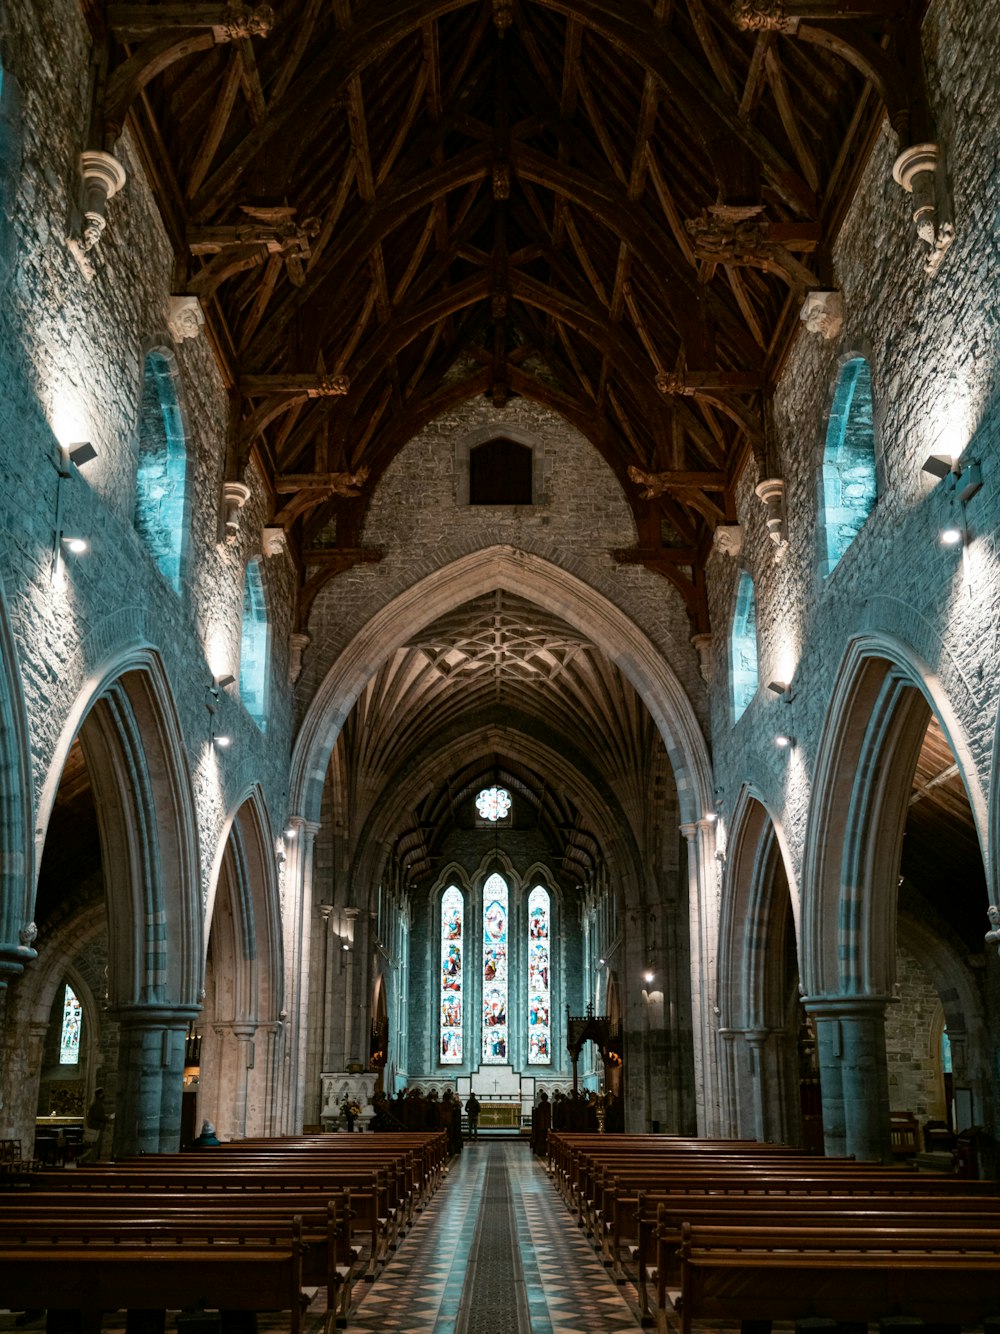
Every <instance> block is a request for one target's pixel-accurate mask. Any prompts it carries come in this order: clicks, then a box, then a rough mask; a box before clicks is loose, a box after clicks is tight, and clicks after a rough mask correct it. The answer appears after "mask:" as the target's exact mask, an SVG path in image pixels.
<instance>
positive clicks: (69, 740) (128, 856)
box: [39, 648, 202, 1154]
mask: <svg viewBox="0 0 1000 1334" xmlns="http://www.w3.org/2000/svg"><path fill="white" fill-rule="evenodd" d="M77 737H79V741H80V746H81V749H82V751H83V755H84V759H85V762H86V765H87V770H88V774H89V777H90V781H91V785H92V787H93V790H94V796H95V810H96V812H97V820H98V831H99V835H100V843H101V860H102V867H103V872H104V887H105V898H104V902H105V905H106V911H107V920H108V945H109V973H108V1008H109V1012H110V1013H111V1015H112V1017H114V1018H116V1019H117V1020H118V1023H119V1060H118V1068H119V1084H118V1098H117V1104H116V1121H115V1136H116V1139H115V1152H116V1153H119V1154H122V1153H138V1152H163V1151H169V1150H171V1149H176V1148H177V1147H178V1144H179V1140H180V1110H181V1093H182V1077H183V1068H184V1042H185V1037H186V1033H187V1027H188V1023H189V1021H190V1019H191V1018H192V1017H193V1016H194V1015H195V1014H196V1013H197V1011H198V1008H199V1003H198V995H199V990H200V986H201V976H202V945H201V940H202V904H201V893H200V880H199V870H198V839H197V824H196V819H195V811H194V800H193V794H192V791H191V786H190V778H189V773H188V761H187V756H186V752H185V749H184V745H183V741H182V737H181V730H180V725H179V721H178V718H177V713H176V709H175V706H174V703H173V700H172V697H171V692H170V688H169V685H168V683H167V680H166V675H165V672H164V670H163V666H162V663H161V661H160V658H159V656H158V655H157V654H156V653H155V651H153V650H151V649H145V648H144V649H132V650H128V651H126V652H125V653H123V654H121V655H119V656H118V657H117V658H115V659H114V660H113V661H111V662H110V663H108V664H106V665H105V667H104V669H103V671H100V672H98V673H96V674H95V675H93V676H92V677H91V678H90V679H89V681H88V683H87V685H86V686H85V688H84V689H83V690H82V691H81V692H80V694H79V695H78V697H77V699H76V701H75V703H74V705H73V707H72V709H71V710H70V711H69V719H68V721H67V722H66V724H65V726H64V728H63V731H62V734H61V736H60V740H59V743H58V745H57V746H56V749H55V756H56V758H55V762H54V763H53V764H52V766H51V767H50V770H49V773H48V777H47V779H46V782H45V785H44V787H43V790H42V798H41V800H40V802H39V806H40V809H41V811H42V813H43V819H42V820H40V822H39V838H40V840H41V841H42V842H43V841H44V837H45V833H46V829H47V822H48V818H49V815H50V813H51V810H52V805H53V802H54V799H55V794H56V790H57V788H58V785H59V780H60V776H61V774H62V770H63V766H64V764H65V761H66V757H67V755H68V754H69V751H70V748H71V746H72V744H73V742H74V741H75V740H76V739H77Z"/></svg>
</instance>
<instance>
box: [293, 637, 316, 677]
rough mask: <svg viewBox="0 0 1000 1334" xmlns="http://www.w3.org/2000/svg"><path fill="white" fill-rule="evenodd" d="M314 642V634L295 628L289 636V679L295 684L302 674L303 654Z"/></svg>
mask: <svg viewBox="0 0 1000 1334" xmlns="http://www.w3.org/2000/svg"><path fill="white" fill-rule="evenodd" d="M311 643H312V635H307V634H306V633H305V631H304V630H293V632H292V633H291V634H290V635H289V636H288V680H289V682H290V683H291V684H292V685H294V684H295V682H296V681H297V680H298V679H299V677H300V676H301V675H302V655H303V654H304V653H305V651H306V649H307V648H308V647H309V645H310V644H311Z"/></svg>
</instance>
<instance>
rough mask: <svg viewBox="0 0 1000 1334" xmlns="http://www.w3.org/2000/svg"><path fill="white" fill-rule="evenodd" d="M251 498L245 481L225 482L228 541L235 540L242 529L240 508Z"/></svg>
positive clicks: (223, 495) (224, 498)
mask: <svg viewBox="0 0 1000 1334" xmlns="http://www.w3.org/2000/svg"><path fill="white" fill-rule="evenodd" d="M249 499H250V488H249V487H248V486H247V485H246V483H245V482H223V484H222V505H223V511H224V514H225V525H226V541H227V542H233V541H235V539H236V536H237V534H238V533H239V531H240V510H241V509H242V508H243V506H244V505H245V504H246V503H247V501H248V500H249Z"/></svg>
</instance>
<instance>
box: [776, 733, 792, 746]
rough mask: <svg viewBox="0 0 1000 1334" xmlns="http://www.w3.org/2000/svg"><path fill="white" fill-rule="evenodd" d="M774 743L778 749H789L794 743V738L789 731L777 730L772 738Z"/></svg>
mask: <svg viewBox="0 0 1000 1334" xmlns="http://www.w3.org/2000/svg"><path fill="white" fill-rule="evenodd" d="M774 744H775V745H776V746H777V747H778V749H779V750H791V749H792V747H793V746H794V745H795V738H794V737H793V736H792V735H791V734H790V733H789V732H779V733H778V735H777V736H776V737H775V738H774Z"/></svg>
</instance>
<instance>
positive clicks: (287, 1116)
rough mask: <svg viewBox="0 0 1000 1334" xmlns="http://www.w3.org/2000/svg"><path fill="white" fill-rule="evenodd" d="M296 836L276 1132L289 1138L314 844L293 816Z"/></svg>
mask: <svg viewBox="0 0 1000 1334" xmlns="http://www.w3.org/2000/svg"><path fill="white" fill-rule="evenodd" d="M288 824H289V828H291V829H294V830H295V837H294V838H291V839H288V840H287V842H286V847H287V852H286V860H285V909H284V923H283V926H284V939H285V1005H286V1007H287V1008H286V1012H285V1022H286V1024H287V1036H286V1039H285V1044H284V1053H283V1054H284V1071H283V1076H282V1080H281V1094H282V1105H283V1109H284V1113H283V1118H282V1126H281V1129H282V1130H283V1132H284V1133H285V1134H294V1133H296V1132H297V1131H299V1130H301V1128H302V1108H303V1101H304V1095H305V1078H306V1068H307V1065H306V1059H307V1058H306V1037H307V1033H308V1022H309V945H310V938H311V934H312V912H311V906H312V901H313V845H314V844H315V841H316V834H317V833H318V831H319V825H318V824H314V823H313V822H312V821H309V820H304V819H303V818H302V816H301V815H293V816H291V817H290V818H289V821H288Z"/></svg>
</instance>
